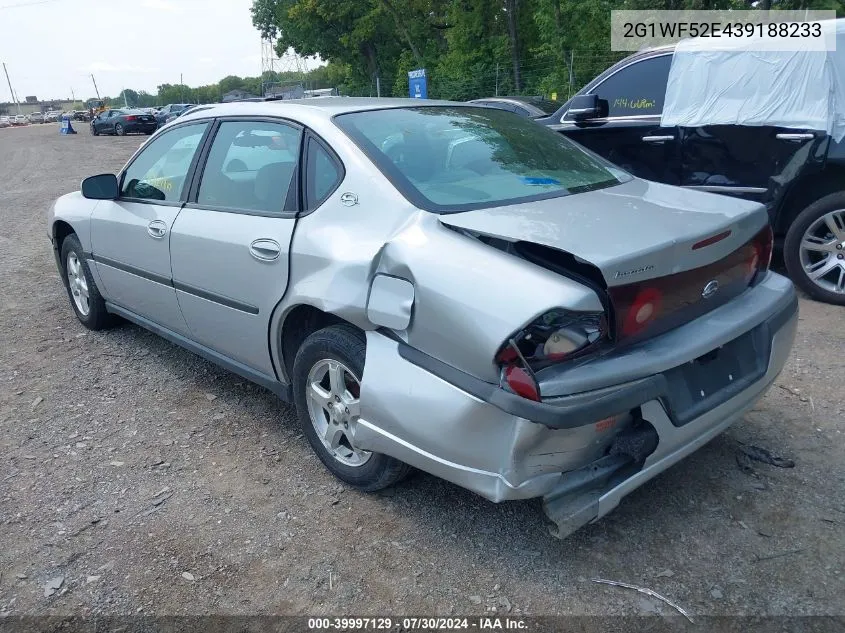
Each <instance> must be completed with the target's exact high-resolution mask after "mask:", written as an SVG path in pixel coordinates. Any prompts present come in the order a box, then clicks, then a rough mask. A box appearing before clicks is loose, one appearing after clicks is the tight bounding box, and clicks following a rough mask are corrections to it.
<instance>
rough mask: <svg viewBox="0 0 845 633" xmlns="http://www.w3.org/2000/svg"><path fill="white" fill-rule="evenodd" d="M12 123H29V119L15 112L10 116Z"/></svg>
mask: <svg viewBox="0 0 845 633" xmlns="http://www.w3.org/2000/svg"><path fill="white" fill-rule="evenodd" d="M12 125H29V119H27V118H26V116H24V115H23V114H16V115H15V116H13V117H12Z"/></svg>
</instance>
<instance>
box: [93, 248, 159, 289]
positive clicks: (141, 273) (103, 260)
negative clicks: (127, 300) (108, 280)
mask: <svg viewBox="0 0 845 633" xmlns="http://www.w3.org/2000/svg"><path fill="white" fill-rule="evenodd" d="M91 259H93V260H94V261H95V262H97V263H98V264H105V265H106V266H111V267H112V268H117V269H118V270H122V271H123V272H125V273H129V274H130V275H135V276H136V277H143V278H144V279H149V280H150V281H154V282H156V283H157V284H162V285H163V286H172V285H173V280H172V279H170V277H165V276H163V275H158V274H156V273H151V272H148V271H146V270H144V269H142V268H135V266H130V265H129V264H124V263H122V262H119V261H116V260H114V259H109V258H108V257H103V256H102V255H91Z"/></svg>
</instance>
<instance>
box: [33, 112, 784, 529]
mask: <svg viewBox="0 0 845 633" xmlns="http://www.w3.org/2000/svg"><path fill="white" fill-rule="evenodd" d="M46 228H47V232H48V235H49V237H50V240H51V241H52V245H53V249H54V253H55V257H56V262H57V264H58V270H59V271H60V274H61V278H62V279H63V281H64V283H65V287H66V289H67V296H68V299H69V302H70V306H71V308H72V310H73V311H74V313H75V315H76V317H77V318H78V319H79V321H80V322H81V323H82V324H83V325H84V326H85V327H87V328H89V329H92V330H99V329H102V328H104V327H107V326H108V325H109V324H111V323H112V322H113V321H114V318H115V316H116V315H119V316H122V317H124V318H126V319H129V320H130V321H133V322H135V323H137V324H139V325H141V326H143V327H146V328H148V329H150V330H151V331H153V332H156V333H158V334H160V335H162V336H164V337H166V338H167V339H169V340H170V341H172V342H175V343H177V344H180V345H183V346H184V347H186V348H187V349H189V350H192V351H193V352H195V353H198V354H200V355H202V356H203V357H205V358H207V359H209V360H212V361H214V362H217V363H219V364H220V365H222V366H223V367H226V368H228V369H230V370H231V371H233V372H235V373H238V374H240V375H241V376H244V377H246V378H248V379H250V380H252V381H254V382H256V383H257V384H260V385H263V386H264V387H266V388H268V389H270V390H271V391H273V392H274V393H276V394H277V395H278V396H279V397H281V398H282V399H284V400H288V401H292V402H294V403H295V404H296V410H297V412H298V417H299V423H300V425H301V429H302V433H303V434H304V436H305V437H306V438H307V440H308V442H309V443H310V445H311V446H312V448H313V449H314V451H315V452H316V454H317V455H318V457H319V458H320V460H322V462H323V463H324V464H325V465H326V467H327V468H328V469H329V470H330V471H331V472H332V473H334V474H335V475H336V476H337V477H338V478H340V479H341V480H343V481H344V482H346V483H347V484H348V485H350V486H353V487H356V488H359V489H362V490H365V491H374V490H378V489H381V488H384V487H386V486H389V485H391V484H393V483H395V482H397V481H399V480H401V479H402V478H403V477H404V476H405V475H407V474H408V472H409V470H410V466H415V467H417V468H420V469H422V470H425V471H427V472H430V473H433V474H435V475H437V476H439V477H442V478H444V479H447V480H449V481H452V482H454V483H456V484H458V485H461V486H464V487H466V488H468V489H470V490H473V491H475V492H477V493H478V494H480V495H483V496H484V497H486V498H488V499H490V500H492V501H496V502H499V501H506V500H512V499H526V498H534V497H542V498H543V500H544V507H545V510H546V512H547V514H548V516H549V517H550V518H551V519H552V520H553V521H554V522H555V524H556V525H557V526H558V534H559V535H561V536H563V535H566V534H568V533H570V532H572V531H573V530H575V529H577V528H578V527H580V526H581V525H583V524H585V523H587V522H589V521H592V520H595V519H597V518H599V517H601V516H603V515H604V514H606V513H607V512H609V511H610V510H612V509H613V508H614V507H615V506H616V505H617V504H618V503H619V501H620V500H621V499H622V498H623V497H624V496H625V495H626V494H628V493H629V492H631V491H632V490H634V489H635V488H637V487H638V486H640V485H642V484H643V483H645V482H646V481H648V480H649V479H651V478H652V477H654V476H656V475H657V474H658V473H660V472H663V471H665V470H666V469H667V468H669V467H670V466H671V465H672V464H674V463H676V462H678V461H679V460H681V459H683V458H684V457H685V456H686V455H688V454H690V453H692V452H693V451H694V450H696V449H697V448H698V447H699V446H702V445H703V444H704V443H706V442H707V441H708V440H710V439H711V438H713V437H715V436H716V435H717V434H719V433H721V432H722V431H724V430H725V429H726V428H728V426H730V425H731V424H733V423H734V422H736V421H738V420H739V419H740V418H741V417H742V416H743V415H744V413H745V412H746V411H748V410H749V409H751V408H752V407H753V406H754V404H755V402H756V401H757V400H758V399H759V398H760V397H761V396H762V395H763V393H764V392H765V390H766V389H767V388H768V387H769V386H770V385H771V384H772V382H773V381H774V380H775V378H776V376H777V375H778V373H779V372H780V371H781V369H782V367H783V366H784V364H785V362H786V360H787V358H788V357H789V353H790V348H791V346H792V341H793V338H794V335H795V329H796V325H797V322H798V314H797V309H798V302H797V298H796V295H795V291H794V288H793V285H792V283H791V282H790V281H789V280H788V279H785V278H784V277H781V276H780V275H777V274H775V273H773V272H770V271H769V259H770V255H771V248H772V233H771V228H770V227H769V224H768V218H767V216H766V211H765V208H764V207H763V206H762V205H760V204H757V203H754V202H748V201H744V200H736V199H732V198H728V197H725V196H717V195H713V194H709V193H705V192H701V191H689V190H684V189H681V188H679V187H671V186H668V185H663V184H659V183H654V182H648V181H645V180H641V179H639V178H635V177H632V176H631V175H629V174H628V173H626V172H624V171H623V170H621V169H619V168H618V167H615V166H614V165H612V164H610V163H609V162H607V161H605V160H604V159H602V158H600V157H598V156H596V155H595V154H593V153H591V152H588V151H586V150H584V149H583V148H582V147H580V146H579V145H577V144H576V143H573V142H571V141H569V140H568V139H566V138H564V137H562V136H561V135H559V134H556V133H554V132H552V131H550V130H549V129H548V128H545V127H543V126H540V125H537V124H536V123H534V122H533V121H530V120H528V119H526V118H523V117H519V116H517V115H515V114H513V113H510V112H504V111H501V110H498V109H492V108H479V107H474V106H469V105H467V104H456V103H449V102H437V101H428V102H424V101H420V100H416V99H347V98H341V97H337V98H333V99H305V100H301V101H277V102H269V103H231V104H223V105H216V106H213V107H210V108H207V109H203V110H199V109H198V110H196V111H195V112H193V113H189V114H186V115H185V116H183V117H180V118H179V119H178V120H177V121H175V122H174V123H173V124H171V125H169V126H167V127H165V128H163V129H161V130H160V131H159V132H158V133H157V134H156V135H155V136H153V137H151V138H150V139H149V140H148V141H147V142H146V143H145V144H144V145H143V146H142V147H141V148H140V149H139V150H138V151H137V152H136V153H135V155H134V156H133V157H132V158H131V159H130V160H129V163H128V164H127V165H126V166H125V167H124V168H123V169H122V170H121V172H120V174H119V175H118V176H115V175H114V174H110V173H109V174H102V175H99V176H92V177H90V178H87V179H86V180H84V181H83V183H82V191H81V192H74V193H69V194H67V195H65V196H63V197H61V198H59V199H58V200H57V201H56V202H55V203H54V205H53V206H52V208H51V209H50V210H49V213H48V223H47V227H46ZM409 386H413V387H412V388H411V387H409ZM654 511H655V512H661V511H667V509H666V508H655V509H654Z"/></svg>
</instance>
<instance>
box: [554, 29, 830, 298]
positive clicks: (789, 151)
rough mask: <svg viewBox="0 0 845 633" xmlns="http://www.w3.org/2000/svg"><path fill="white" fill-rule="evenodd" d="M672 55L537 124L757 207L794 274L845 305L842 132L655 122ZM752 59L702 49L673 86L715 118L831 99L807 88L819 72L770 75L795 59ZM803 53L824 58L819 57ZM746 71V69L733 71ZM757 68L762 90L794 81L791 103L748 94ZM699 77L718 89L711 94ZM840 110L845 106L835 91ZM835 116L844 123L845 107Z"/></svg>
mask: <svg viewBox="0 0 845 633" xmlns="http://www.w3.org/2000/svg"><path fill="white" fill-rule="evenodd" d="M837 31H838V35H837V47H838V46H845V20H838V21H837ZM674 54H675V48H674V47H672V46H669V47H661V48H656V49H652V50H647V51H643V52H638V53H635V54H634V55H631V56H629V57H627V58H626V59H624V60H622V61H620V62H619V63H617V64H616V65H614V66H612V67H611V68H609V69H608V70H606V71H605V72H603V73H602V74H601V75H599V76H598V77H596V78H595V79H594V80H593V81H591V82H590V83H588V84H587V85H586V86H585V87H584V88H583V89H582V90H581V91H579V92H578V93H577V94H576V95H575V96H574V97H573V98H572V99H570V100H569V101H568V102H566V103H565V104H564V105H563V106H561V108H560V109H559V110H558V111H557V112H556V113H554V114H553V115H551V116H549V117H547V118H545V119H539V122H540V123H543V124H545V125H548V126H550V127H552V129H555V130H558V131H560V132H561V133H563V134H564V135H566V136H567V137H569V138H571V139H573V140H575V141H577V142H578V143H580V144H582V145H584V146H585V147H588V148H589V149H591V150H593V151H595V152H596V153H597V154H600V155H601V156H603V157H605V158H607V159H608V160H610V161H611V162H613V163H615V164H617V165H619V166H620V167H622V168H624V169H626V170H627V171H629V172H631V173H633V174H634V175H636V176H639V177H641V178H646V179H648V180H653V181H657V182H663V183H668V184H672V185H681V186H683V187H687V188H690V189H698V190H702V191H710V192H714V193H720V194H725V195H729V196H734V197H737V198H743V199H746V200H754V201H757V202H761V203H763V204H764V205H765V206H766V208H767V210H768V213H769V218H770V220H771V223H772V226H773V228H774V232H775V237H776V238H777V240H778V243H779V244H780V245H782V248H783V257H784V261H785V263H786V267H787V269H788V271H789V274H790V277H791V278H792V279H793V281H795V283H796V284H798V285H799V286H800V287H801V288H802V289H803V290H804V291H805V292H807V294H809V295H810V296H812V297H813V298H815V299H817V300H820V301H825V302H829V303H834V304H838V305H845V139H843V140H841V141H838V142H837V140H836V139H835V138H833V137H832V136H831V135H829V134H828V133H826V132H825V131H824V130H819V129H796V128H795V127H779V126H778V125H775V124H773V123H767V122H766V121H765V120H763V121H759V120H758V121H755V122H754V124H753V125H751V124H748V125H736V124H725V123H719V124H713V125H707V124H706V123H707V121H706V120H705V121H703V124H700V125H695V126H691V127H686V126H668V127H663V126H661V120H662V115H663V114H664V100H665V97H666V92H667V82H668V80H669V75H670V69H671V67H672V64H673V56H674ZM688 54H689V53H688ZM792 54H794V55H796V56H798V55H801V53H792ZM804 54H806V53H804ZM809 55H816V56H817V57H818V54H815V53H809ZM760 58H761V56H759V55H757V54H756V53H748V54H747V57H746V58H744V61H742V63H741V64H740V63H739V62H740V61H741V60H739V58H738V57H737V53H733V54H732V56H730V57H729V56H727V55H726V56H725V57H724V59H725V63H724V65H723V66H716V65H714V64H716V63H717V61H716V59H717V58H715V57H714V54H713V53H708V57H707V62H706V63H707V64H708V70H709V72H687V73H683V74H682V75H681V76H679V84H678V85H677V86H676V90H677V91H678V93H679V94H680V93H683V92H684V91H686V92H689V93H690V94H695V95H696V101H697V102H699V103H708V104H710V106H711V107H712V109H713V110H714V111H715V112H716V113H717V114H718V113H719V112H720V109H721V111H722V112H724V108H723V105H724V104H729V103H733V102H741V103H746V107H745V108H744V112H746V113H750V114H755V115H756V113H761V112H765V113H772V114H770V115H766V116H775V115H776V114H777V115H783V112H782V111H781V110H782V109H781V108H780V107H779V106H778V104H783V103H788V104H791V105H790V108H801V104H802V103H807V104H808V108H810V107H812V108H814V107H815V105H814V104H815V103H816V102H818V101H820V100H821V101H822V102H823V103H825V104H826V103H827V102H828V100H829V99H830V97H829V96H828V94H827V93H825V95H823V97H822V99H819V97H818V96H817V95H816V94H815V93H814V92H812V91H813V90H816V87H817V85H820V82H821V78H822V75H823V71H821V70H819V71H818V74H819V82H807V81H803V80H801V79H800V78H795V79H794V80H787V79H784V78H781V79H780V80H775V79H774V75H775V74H776V73H781V72H784V68H787V69H788V68H792V67H794V66H792V65H783V64H771V63H768V62H767V61H766V60H762V61H760ZM702 59H704V58H702ZM807 59H808V63H815V62H816V61H818V62H819V63H824V57H820V58H818V60H815V58H812V59H810V58H809V57H808V58H807ZM793 62H795V60H794V59H793ZM702 63H704V62H703V61H702ZM799 67H802V68H803V65H802V66H799ZM829 68H830V72H832V73H835V78H836V81H837V82H838V85H840V86H845V67H843V66H842V65H841V64H839V65H837V64H830V65H829ZM742 72H746V73H747V76H745V77H742V76H736V74H737V73H742ZM824 72H827V71H824ZM760 73H771V74H767V75H766V77H767V83H766V85H767V86H772V85H773V86H790V88H789V91H790V94H789V98H788V99H786V98H785V97H786V95H784V94H783V93H782V91H780V90H776V91H767V90H766V88H765V87H764V88H760V89H758V91H757V92H756V93H753V92H749V91H748V90H746V89H745V87H746V86H748V85H752V84H753V85H755V86H760V85H761V82H760ZM704 82H711V84H713V83H718V87H714V88H713V89H712V90H710V89H708V85H709V84H706V83H704ZM721 82H726V83H727V84H729V86H728V87H726V86H725V85H722V83H721ZM732 90H743V91H744V92H743V93H742V94H743V95H744V96H743V97H742V99H733V98H732V92H731V91H732ZM824 90H827V89H826V88H825V89H824ZM830 92H833V90H831V91H830ZM751 94H754V95H755V97H753V98H756V99H757V100H758V101H759V103H755V104H753V107H751V106H749V105H748V101H747V99H748V98H750V97H749V95H751ZM837 107H838V108H841V109H843V110H845V102H843V101H842V97H840V101H838V102H837ZM695 110H696V108H695V107H691V108H690V111H691V112H693V113H694V112H695ZM740 114H741V113H740ZM786 114H789V113H786ZM836 116H837V118H838V119H839V120H845V111H840V112H838V113H837V114H836Z"/></svg>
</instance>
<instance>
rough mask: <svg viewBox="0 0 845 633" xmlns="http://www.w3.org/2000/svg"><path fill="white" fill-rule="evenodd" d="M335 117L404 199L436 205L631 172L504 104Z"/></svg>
mask: <svg viewBox="0 0 845 633" xmlns="http://www.w3.org/2000/svg"><path fill="white" fill-rule="evenodd" d="M335 122H336V124H337V125H338V126H339V127H340V128H341V129H342V130H343V131H344V132H345V133H346V134H347V135H348V136H349V137H350V138H351V139H352V140H353V141H355V143H356V144H357V145H358V146H359V147H360V148H361V149H362V150H363V151H364V153H366V154H367V156H368V157H369V158H370V159H371V160H372V161H373V162H374V163H375V165H376V166H377V167H378V168H379V169H380V170H381V171H382V172H383V173H384V174H385V176H387V178H388V179H389V180H390V181H391V182H392V183H393V185H394V186H395V187H396V188H397V189H399V191H400V192H401V193H402V194H403V195H404V196H405V197H406V198H408V200H410V201H411V202H412V203H413V204H415V205H416V206H418V207H420V208H422V209H426V210H428V211H433V212H436V213H456V212H460V211H468V210H470V209H478V208H483V207H495V206H502V205H506V204H514V203H518V202H526V201H530V200H540V199H545V198H556V197H560V196H565V195H569V194H575V193H581V192H584V191H592V190H594V189H601V188H604V187H610V186H613V185H616V184H619V183H620V182H624V181H625V180H628V179H629V178H630V176H628V175H627V174H626V173H625V172H623V171H622V170H620V169H619V168H617V167H614V166H613V165H611V164H610V163H608V162H606V161H604V160H603V159H601V158H599V157H598V156H596V155H594V154H592V153H590V152H588V151H587V150H585V149H583V148H581V147H580V146H579V145H576V144H575V143H573V142H572V141H569V140H568V139H566V138H564V137H563V136H562V135H561V134H558V133H557V132H553V131H551V130H549V129H548V128H546V127H544V126H542V125H538V124H537V123H534V122H533V121H531V120H529V119H525V118H523V117H520V116H517V115H516V114H513V113H511V112H505V111H503V110H495V109H492V108H482V107H471V106H423V107H412V108H395V109H388V110H369V111H365V112H352V113H349V114H342V115H338V116H337V117H335Z"/></svg>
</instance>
